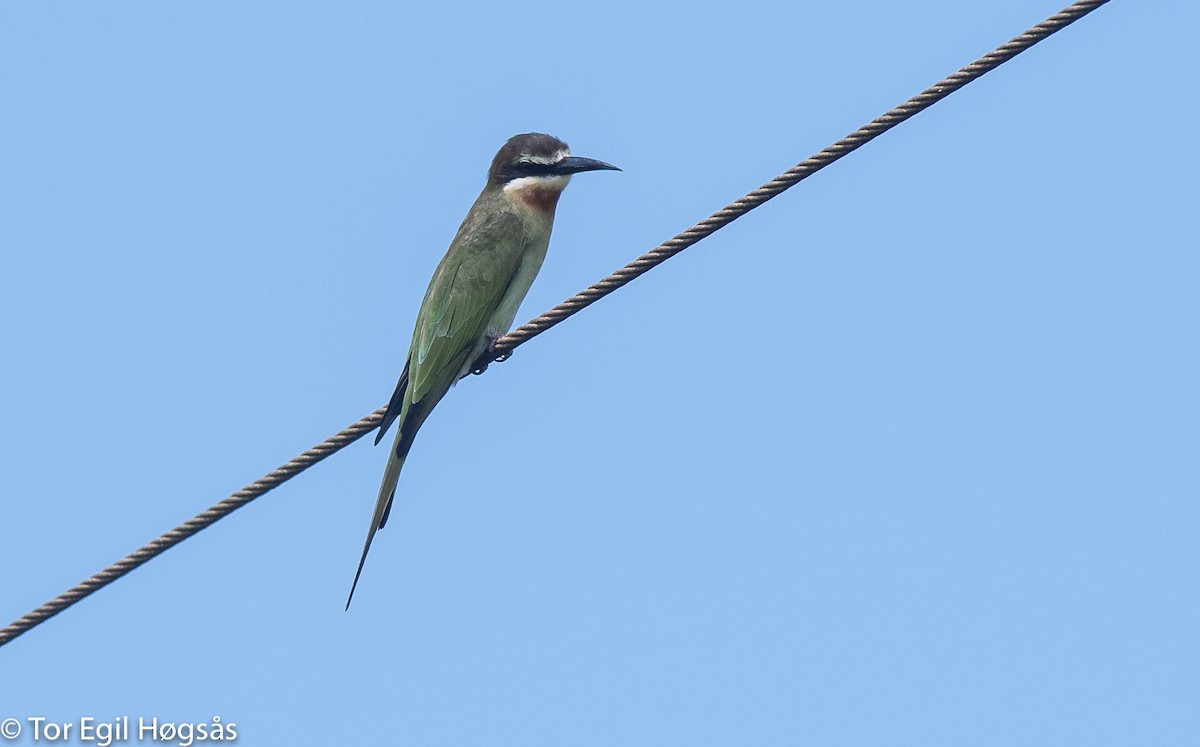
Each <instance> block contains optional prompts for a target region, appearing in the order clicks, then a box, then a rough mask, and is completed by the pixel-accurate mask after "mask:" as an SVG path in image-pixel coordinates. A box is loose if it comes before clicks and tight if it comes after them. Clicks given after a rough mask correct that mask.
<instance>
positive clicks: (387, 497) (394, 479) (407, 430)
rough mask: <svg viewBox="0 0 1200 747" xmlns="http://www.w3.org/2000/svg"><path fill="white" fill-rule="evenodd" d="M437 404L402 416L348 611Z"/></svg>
mask: <svg viewBox="0 0 1200 747" xmlns="http://www.w3.org/2000/svg"><path fill="white" fill-rule="evenodd" d="M436 403H437V402H436V400H433V401H432V402H431V401H430V400H428V399H427V400H425V401H422V402H417V403H415V404H411V405H409V406H408V407H406V408H405V409H404V412H403V413H402V414H401V415H400V427H399V428H397V429H396V443H395V445H394V446H392V453H391V454H389V455H388V461H387V466H386V467H385V468H384V470H383V482H382V483H381V484H380V486H379V497H378V498H377V499H375V513H374V514H373V515H372V516H371V526H370V527H369V528H368V529H367V541H366V542H364V543H363V550H362V556H361V557H360V558H359V559H358V570H357V571H355V572H354V583H353V584H351V585H350V595H349V596H348V597H346V609H347V610H348V609H350V601H351V600H352V599H354V590H355V588H357V587H358V578H359V576H361V575H362V570H363V564H364V563H366V562H367V552H369V551H370V549H371V542H372V541H373V540H374V539H375V532H377V531H379V530H380V529H383V527H384V525H385V524H387V520H388V515H390V514H391V513H392V503H393V502H395V499H396V483H398V482H399V481H400V470H401V469H403V468H404V460H405V459H407V458H408V451H409V449H411V448H412V443H413V438H415V437H416V435H417V429H418V428H420V427H421V425H422V424H423V423H424V422H425V418H426V417H428V415H429V411H430V410H432V409H433V405H434V404H436Z"/></svg>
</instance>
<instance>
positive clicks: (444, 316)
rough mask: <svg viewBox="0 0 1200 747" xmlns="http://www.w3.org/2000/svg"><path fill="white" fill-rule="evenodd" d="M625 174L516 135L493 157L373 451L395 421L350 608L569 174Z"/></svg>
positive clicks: (539, 248) (430, 299) (494, 331)
mask: <svg viewBox="0 0 1200 747" xmlns="http://www.w3.org/2000/svg"><path fill="white" fill-rule="evenodd" d="M601 170H612V171H620V169H619V168H617V167H616V166H613V165H612V164H609V163H605V162H604V161H597V160H596V159H593V158H583V157H581V156H575V155H572V154H571V149H570V148H569V147H568V146H567V144H566V143H565V142H563V141H562V140H559V139H558V138H556V137H554V136H553V135H547V134H544V133H540V132H530V133H525V134H521V135H514V136H513V137H511V138H509V139H508V141H507V142H505V143H504V145H503V146H502V147H501V148H500V150H499V151H498V152H497V153H496V156H495V158H493V159H492V163H491V167H490V168H489V169H488V174H487V183H486V184H485V185H484V187H483V191H482V192H481V193H480V194H479V197H478V198H476V200H475V204H474V205H472V206H471V209H470V211H468V212H467V217H466V218H464V219H463V222H462V225H460V226H459V228H458V232H457V233H456V234H455V236H454V240H453V241H451V242H450V248H449V249H447V250H446V255H445V256H444V257H442V260H441V262H439V263H438V266H437V269H436V270H434V273H433V278H432V279H431V280H430V281H429V288H428V289H427V290H426V291H425V298H424V300H423V301H422V302H421V307H420V310H419V311H418V312H417V322H416V327H415V329H414V330H413V335H412V343H411V344H410V346H409V350H408V358H407V360H406V361H405V364H404V369H403V370H402V371H401V373H400V380H399V381H398V382H397V383H396V389H395V392H394V393H393V394H392V398H391V401H390V402H389V403H388V406H387V410H386V411H385V413H384V416H383V420H382V421H381V422H380V424H379V433H378V434H377V435H376V437H375V443H376V445H378V444H379V442H380V441H382V440H383V437H384V435H385V434H386V433H387V431H388V428H389V427H390V426H391V425H392V424H393V423H396V438H395V442H394V445H393V446H392V450H391V453H389V454H388V459H387V466H386V467H385V468H384V472H383V483H382V484H381V485H380V487H379V497H378V498H377V499H376V501H375V512H374V514H373V515H372V516H371V524H370V526H369V527H368V530H367V539H366V542H365V543H364V544H363V549H362V556H361V557H360V558H359V561H358V570H357V571H355V573H354V583H353V584H352V585H351V586H350V595H349V597H347V599H346V609H347V610H349V609H350V602H351V600H353V599H354V590H355V589H356V588H357V587H358V580H359V578H360V577H361V576H362V570H363V564H364V563H366V560H367V553H368V552H369V551H370V549H371V542H372V541H373V540H374V539H375V533H376V532H377V531H378V530H380V529H383V527H384V525H385V524H387V520H388V515H389V514H390V513H391V510H392V504H393V502H394V501H395V498H396V484H397V483H398V481H399V479H400V470H401V468H402V467H403V466H404V461H405V458H406V457H407V456H408V452H409V449H411V448H412V444H413V439H414V438H415V437H416V435H417V430H418V429H420V427H421V425H422V424H423V423H424V422H425V419H426V418H427V417H429V413H430V412H431V411H432V410H433V408H434V407H435V406H436V405H437V403H438V402H439V401H441V399H442V397H444V396H445V395H446V393H447V392H448V391H449V390H450V387H451V386H453V385H454V383H455V382H456V381H458V380H459V379H460V378H462V377H464V376H466V375H467V374H469V373H471V372H472V371H477V372H482V369H484V368H486V367H487V363H488V362H489V361H490V360H491V359H492V358H494V357H495V352H494V351H495V343H496V340H498V339H499V338H500V337H502V336H503V335H504V334H505V333H506V332H508V330H509V329H510V328H511V327H512V323H513V320H514V319H515V318H516V314H517V307H518V306H520V305H521V301H522V300H523V299H524V298H525V294H526V293H528V292H529V288H530V286H531V285H532V284H533V279H534V277H535V276H536V275H537V273H538V270H540V269H541V267H542V262H543V260H545V258H546V249H547V247H548V246H549V245H550V232H551V229H552V228H553V226H554V210H555V208H556V207H557V205H558V198H559V196H560V195H561V194H562V191H563V189H565V188H566V186H567V183H568V182H569V181H570V180H571V175H572V174H577V173H580V172H584V171H601Z"/></svg>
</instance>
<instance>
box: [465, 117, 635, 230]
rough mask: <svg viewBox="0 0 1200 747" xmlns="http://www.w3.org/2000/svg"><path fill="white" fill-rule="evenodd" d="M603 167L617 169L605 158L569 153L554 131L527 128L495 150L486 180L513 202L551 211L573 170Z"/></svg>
mask: <svg viewBox="0 0 1200 747" xmlns="http://www.w3.org/2000/svg"><path fill="white" fill-rule="evenodd" d="M602 169H609V170H613V171H620V169H618V168H617V167H616V166H613V165H612V164H609V163H605V162H604V161H597V160H596V159H594V158H583V157H581V156H573V155H571V149H570V148H568V147H567V144H566V143H564V142H563V141H561V140H559V139H558V138H556V137H554V136H553V135H544V134H542V133H540V132H530V133H526V134H524V135H514V136H513V137H511V138H509V139H508V142H507V143H505V144H504V147H502V148H501V149H500V151H499V152H498V153H496V157H495V158H494V159H492V167H491V169H489V170H488V183H489V184H490V185H494V186H496V187H499V188H500V189H502V190H503V192H504V195H505V196H506V197H508V198H509V199H510V200H513V201H514V202H518V203H520V204H522V205H524V206H525V207H528V208H532V209H535V210H540V211H545V212H550V211H553V210H554V207H555V205H557V204H558V196H559V195H560V194H562V191H563V189H565V188H566V186H567V182H569V181H570V180H571V175H572V174H578V173H579V172H581V171H599V170H602Z"/></svg>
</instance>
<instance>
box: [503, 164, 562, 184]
mask: <svg viewBox="0 0 1200 747" xmlns="http://www.w3.org/2000/svg"><path fill="white" fill-rule="evenodd" d="M554 167H555V165H554V164H552V163H537V162H536V161H518V162H517V163H514V164H509V165H508V166H505V167H504V168H503V169H501V170H500V173H499V175H498V176H499V177H500V181H502V182H508V181H512V180H513V179H520V178H521V177H523V176H550V175H552V174H554V173H555V171H554Z"/></svg>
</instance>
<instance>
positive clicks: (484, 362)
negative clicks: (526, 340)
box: [471, 334, 512, 376]
mask: <svg viewBox="0 0 1200 747" xmlns="http://www.w3.org/2000/svg"><path fill="white" fill-rule="evenodd" d="M503 336H504V335H502V334H495V335H493V334H489V335H488V336H487V337H488V345H487V350H485V351H483V354H482V355H480V356H479V357H478V358H476V359H475V362H474V363H472V364H471V373H473V374H475V375H476V376H478V375H479V374H481V373H483V372H484V371H486V370H487V368H488V366H490V365H491V364H492V362H493V361H495V362H496V363H503V362H504V361H506V360H508V359H509V358H511V357H512V351H511V350H506V351H505V352H504V353H502V354H501V355H496V340H499V339H500V338H501V337H503Z"/></svg>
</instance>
